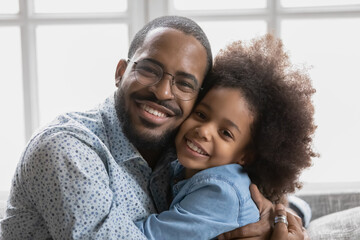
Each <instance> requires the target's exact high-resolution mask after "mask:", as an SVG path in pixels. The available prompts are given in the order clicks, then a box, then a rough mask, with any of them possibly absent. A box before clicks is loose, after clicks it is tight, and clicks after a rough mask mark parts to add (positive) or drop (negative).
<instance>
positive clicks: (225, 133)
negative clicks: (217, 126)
mask: <svg viewBox="0 0 360 240" xmlns="http://www.w3.org/2000/svg"><path fill="white" fill-rule="evenodd" d="M221 133H222V134H223V135H224V136H225V137H227V138H231V139H232V138H233V135H232V134H231V132H230V131H228V130H222V131H221Z"/></svg>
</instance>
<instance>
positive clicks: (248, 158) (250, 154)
mask: <svg viewBox="0 0 360 240" xmlns="http://www.w3.org/2000/svg"><path fill="white" fill-rule="evenodd" d="M254 160H255V152H254V151H253V150H250V149H248V150H246V152H245V153H244V154H243V155H242V157H240V158H239V161H237V163H238V164H240V165H241V166H245V165H249V164H250V163H252V162H253V161H254Z"/></svg>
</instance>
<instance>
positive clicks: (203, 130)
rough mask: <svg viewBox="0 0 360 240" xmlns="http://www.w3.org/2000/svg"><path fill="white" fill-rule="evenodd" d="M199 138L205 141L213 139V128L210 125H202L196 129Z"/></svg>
mask: <svg viewBox="0 0 360 240" xmlns="http://www.w3.org/2000/svg"><path fill="white" fill-rule="evenodd" d="M195 132H196V134H197V136H198V137H199V138H201V139H203V140H205V141H210V139H211V127H210V126H209V125H202V126H201V127H197V128H195Z"/></svg>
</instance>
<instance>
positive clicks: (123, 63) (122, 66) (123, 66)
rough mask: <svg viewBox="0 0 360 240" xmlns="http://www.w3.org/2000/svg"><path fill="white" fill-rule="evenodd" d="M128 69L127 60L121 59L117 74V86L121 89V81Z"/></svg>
mask: <svg viewBox="0 0 360 240" xmlns="http://www.w3.org/2000/svg"><path fill="white" fill-rule="evenodd" d="M126 67H127V61H126V60H125V59H120V61H119V63H118V65H117V67H116V72H115V86H116V87H119V84H120V81H121V78H122V76H123V75H124V72H125V70H126Z"/></svg>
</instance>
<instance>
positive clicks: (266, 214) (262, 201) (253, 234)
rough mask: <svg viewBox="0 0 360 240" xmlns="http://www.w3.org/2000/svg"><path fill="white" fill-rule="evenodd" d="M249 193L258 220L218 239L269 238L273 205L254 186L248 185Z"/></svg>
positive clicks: (262, 239) (254, 239) (261, 239)
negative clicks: (256, 211) (257, 212)
mask: <svg viewBox="0 0 360 240" xmlns="http://www.w3.org/2000/svg"><path fill="white" fill-rule="evenodd" d="M250 192H251V197H252V199H253V200H254V202H255V204H256V206H257V207H258V209H259V212H260V220H259V221H258V222H256V223H252V224H249V225H246V226H244V227H241V228H237V229H235V230H233V231H231V232H227V233H224V234H222V235H220V236H218V239H220V240H225V239H246V240H268V239H269V238H270V234H271V224H272V223H273V220H274V208H273V204H272V203H271V202H270V201H269V200H267V199H266V198H265V197H264V196H263V195H262V194H261V193H260V191H259V189H258V188H257V187H256V185H255V184H251V185H250Z"/></svg>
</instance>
